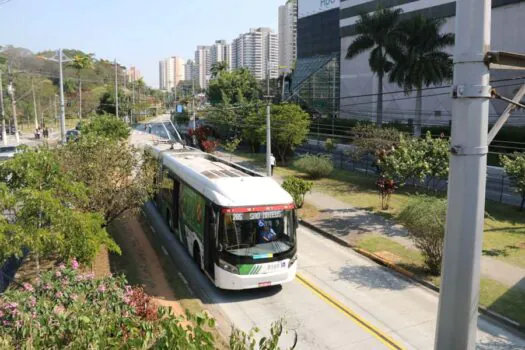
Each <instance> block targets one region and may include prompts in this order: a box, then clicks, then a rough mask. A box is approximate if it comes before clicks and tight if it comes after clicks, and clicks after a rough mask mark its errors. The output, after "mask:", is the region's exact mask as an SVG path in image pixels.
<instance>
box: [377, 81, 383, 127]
mask: <svg viewBox="0 0 525 350" xmlns="http://www.w3.org/2000/svg"><path fill="white" fill-rule="evenodd" d="M376 122H377V126H378V127H381V126H382V125H383V73H380V74H378V75H377V120H376Z"/></svg>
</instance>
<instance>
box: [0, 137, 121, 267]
mask: <svg viewBox="0 0 525 350" xmlns="http://www.w3.org/2000/svg"><path fill="white" fill-rule="evenodd" d="M0 178H1V179H2V180H3V181H4V182H5V183H2V184H1V186H0V201H1V203H0V206H1V207H2V209H3V210H4V211H3V212H4V214H5V218H6V219H3V220H2V221H0V265H1V263H2V262H4V261H5V259H7V258H9V257H10V256H12V255H15V256H18V257H20V256H22V252H23V249H29V251H30V252H31V253H32V254H33V255H34V256H35V259H36V262H37V269H39V259H40V257H43V256H51V255H52V256H54V257H58V258H59V259H68V258H72V257H77V258H79V259H80V260H81V261H84V262H88V263H89V262H91V261H92V260H93V258H94V257H95V255H96V254H97V253H98V251H99V250H100V247H101V246H102V245H105V246H107V247H108V249H109V250H110V251H115V252H120V251H119V249H118V246H117V245H116V244H115V242H113V240H112V239H111V238H110V237H109V235H108V233H107V231H106V230H105V229H104V228H103V225H102V224H103V222H104V221H103V218H102V215H100V213H98V212H97V211H84V210H82V207H83V205H84V203H86V202H87V200H88V195H87V188H86V187H85V186H84V185H83V184H82V183H79V182H77V181H75V180H74V179H73V178H72V176H71V174H70V173H67V172H63V171H61V169H60V162H59V158H58V155H57V153H56V152H55V151H54V150H51V149H49V148H45V147H44V148H39V149H36V150H31V149H28V148H25V149H23V151H22V153H19V154H17V155H16V156H15V157H14V158H13V159H10V160H8V161H6V162H4V163H2V164H1V165H0Z"/></svg>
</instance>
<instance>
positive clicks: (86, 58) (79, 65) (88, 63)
mask: <svg viewBox="0 0 525 350" xmlns="http://www.w3.org/2000/svg"><path fill="white" fill-rule="evenodd" d="M71 66H72V67H73V68H74V69H75V70H76V71H77V77H78V100H79V104H78V116H79V118H80V119H82V79H81V77H80V73H81V72H82V71H83V70H84V69H90V68H93V54H89V55H75V56H74V57H73V60H72V61H71Z"/></svg>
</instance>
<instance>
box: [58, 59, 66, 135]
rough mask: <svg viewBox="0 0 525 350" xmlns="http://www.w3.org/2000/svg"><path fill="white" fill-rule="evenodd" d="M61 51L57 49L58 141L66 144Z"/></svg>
mask: <svg viewBox="0 0 525 350" xmlns="http://www.w3.org/2000/svg"><path fill="white" fill-rule="evenodd" d="M62 59H63V57H62V49H58V70H59V73H60V139H61V140H62V143H63V144H65V143H66V107H65V105H64V74H63V72H62Z"/></svg>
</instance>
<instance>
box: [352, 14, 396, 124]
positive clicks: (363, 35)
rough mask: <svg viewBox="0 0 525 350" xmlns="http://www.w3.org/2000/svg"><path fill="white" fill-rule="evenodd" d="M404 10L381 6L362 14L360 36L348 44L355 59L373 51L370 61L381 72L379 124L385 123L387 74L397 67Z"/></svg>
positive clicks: (378, 72)
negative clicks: (384, 88) (396, 60)
mask: <svg viewBox="0 0 525 350" xmlns="http://www.w3.org/2000/svg"><path fill="white" fill-rule="evenodd" d="M401 12H402V10H401V9H397V10H391V9H379V10H377V11H375V12H374V13H372V14H369V13H364V14H362V15H361V16H360V17H359V19H358V20H357V22H356V34H357V36H356V38H355V39H354V41H353V42H352V43H351V44H350V46H349V47H348V50H347V52H346V58H347V59H352V58H354V57H356V56H358V55H359V54H361V53H363V52H365V51H368V50H371V52H370V57H369V58H368V63H369V65H370V69H371V70H372V72H373V73H375V74H377V125H378V126H379V127H380V126H381V125H382V124H383V77H384V75H385V74H386V73H388V72H389V71H390V69H391V68H392V66H393V63H392V61H391V60H390V58H391V57H392V56H393V54H395V52H396V51H397V50H398V37H397V36H398V35H397V24H398V22H399V15H400V14H401Z"/></svg>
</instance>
